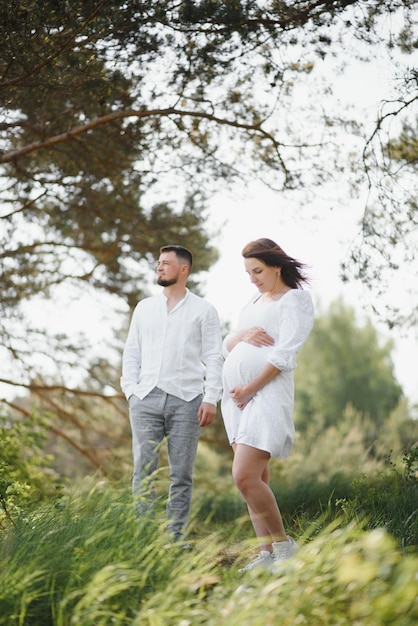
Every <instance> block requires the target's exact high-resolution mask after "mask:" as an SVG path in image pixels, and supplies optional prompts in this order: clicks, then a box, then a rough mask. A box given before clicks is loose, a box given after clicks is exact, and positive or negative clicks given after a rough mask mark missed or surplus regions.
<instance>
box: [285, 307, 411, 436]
mask: <svg viewBox="0 0 418 626" xmlns="http://www.w3.org/2000/svg"><path fill="white" fill-rule="evenodd" d="M392 348H393V345H392V343H391V342H390V341H386V342H382V339H381V338H380V337H379V336H378V334H377V332H376V329H375V328H374V327H373V325H372V324H371V322H370V321H369V320H367V321H366V322H365V323H364V324H363V325H360V324H359V323H358V321H357V320H356V316H355V312H354V310H353V309H352V308H351V307H346V306H344V305H343V303H342V302H341V301H337V302H335V303H334V304H333V305H332V306H331V307H330V310H329V313H328V314H326V315H321V316H319V317H318V318H317V319H316V321H315V326H314V328H313V330H312V332H311V335H310V337H309V338H308V341H307V342H306V344H305V346H304V348H303V351H302V355H301V357H300V359H299V366H298V369H297V370H296V377H297V382H296V385H297V394H296V403H297V404H296V407H297V410H296V415H297V425H298V427H300V428H302V429H306V428H308V427H309V425H310V423H311V422H312V420H313V419H317V418H318V417H319V419H320V420H321V421H322V424H323V426H325V427H326V426H330V425H336V424H338V422H339V421H340V420H341V419H342V418H343V415H344V411H345V409H346V408H347V406H349V407H351V408H352V409H354V410H355V411H357V412H359V413H360V414H361V415H363V416H364V418H366V419H367V420H369V421H371V423H372V424H374V426H375V428H376V430H377V429H378V428H379V427H380V426H381V425H382V424H383V422H384V421H385V420H387V419H388V418H389V415H390V413H391V411H392V410H393V409H395V407H396V405H397V404H398V402H399V400H400V398H401V395H402V390H401V387H400V385H399V384H398V382H397V381H396V378H395V375H394V371H393V363H392V360H391V351H392Z"/></svg>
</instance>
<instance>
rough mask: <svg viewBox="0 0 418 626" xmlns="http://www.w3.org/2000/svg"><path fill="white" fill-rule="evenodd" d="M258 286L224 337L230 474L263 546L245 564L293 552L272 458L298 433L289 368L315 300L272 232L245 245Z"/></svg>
mask: <svg viewBox="0 0 418 626" xmlns="http://www.w3.org/2000/svg"><path fill="white" fill-rule="evenodd" d="M242 256H243V257H244V265H245V270H246V271H247V273H248V275H249V277H250V279H251V282H252V283H254V285H255V286H256V287H257V289H258V293H257V294H256V295H255V296H254V297H253V298H252V299H251V300H250V301H249V302H248V304H247V305H246V306H245V307H244V309H243V310H242V311H241V314H240V317H239V322H238V327H237V329H236V330H235V331H234V332H232V333H230V334H229V335H227V337H225V339H224V355H225V357H226V359H225V363H224V371H223V377H224V381H223V382H224V392H223V397H222V405H221V406H222V415H223V419H224V423H225V429H226V432H227V435H228V439H229V442H230V444H231V446H232V448H233V451H234V460H233V465H232V475H233V479H234V482H235V484H236V486H237V488H238V489H239V491H240V492H241V494H242V496H243V498H244V500H245V501H246V503H247V506H248V511H249V514H250V518H251V522H252V525H253V528H254V531H255V534H256V536H257V538H258V540H259V543H260V553H259V555H258V556H257V558H256V559H254V560H253V561H251V562H250V563H249V564H248V565H247V566H246V567H244V568H243V569H242V571H247V570H250V569H253V568H255V567H259V566H260V567H268V566H269V565H272V564H273V563H274V562H280V561H284V560H286V559H288V558H290V557H291V556H292V555H293V554H294V552H295V550H296V544H295V542H294V541H293V539H292V538H291V537H289V536H288V535H287V534H286V531H285V528H284V526H283V520H282V516H281V514H280V510H279V508H278V506H277V502H276V499H275V497H274V494H273V492H272V491H271V489H270V487H269V461H270V458H271V457H287V456H288V455H289V453H290V451H291V448H292V445H293V438H294V434H295V429H294V424H293V404H294V383H293V370H294V369H295V367H296V355H297V353H298V352H299V350H300V348H301V347H302V345H303V343H304V341H305V339H306V338H307V336H308V335H309V332H310V330H311V328H312V325H313V305H312V298H311V295H310V293H309V291H304V290H303V289H302V284H303V283H305V282H307V278H306V276H305V275H304V272H303V267H304V266H303V264H302V263H300V262H299V261H297V260H296V259H293V258H292V257H289V256H288V255H287V254H286V253H285V252H284V251H283V250H282V248H280V246H278V245H277V244H276V243H275V242H274V241H272V240H271V239H257V240H256V241H253V242H251V243H249V244H247V245H246V246H245V248H244V250H243V251H242Z"/></svg>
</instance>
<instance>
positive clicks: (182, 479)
mask: <svg viewBox="0 0 418 626" xmlns="http://www.w3.org/2000/svg"><path fill="white" fill-rule="evenodd" d="M201 402H202V396H201V395H199V396H197V397H196V398H194V399H193V400H191V401H190V402H186V401H185V400H181V399H180V398H177V397H176V396H172V395H170V394H167V393H165V392H164V391H161V389H158V388H157V387H156V388H154V389H153V390H152V391H151V392H150V393H149V394H148V395H147V396H146V397H145V398H144V399H143V400H140V399H139V398H138V397H137V396H135V395H132V396H131V397H130V398H129V419H130V422H131V428H132V453H133V461H134V472H133V478H132V493H133V497H134V501H135V504H136V507H137V511H138V513H139V514H142V513H143V512H144V511H145V510H147V509H149V507H150V504H151V503H152V501H153V500H154V499H155V489H154V480H153V474H154V472H155V471H156V469H157V466H158V458H159V453H160V449H161V444H162V441H163V439H164V437H166V438H167V450H168V462H169V467H170V490H169V494H168V502H167V517H168V521H169V523H168V530H169V532H170V533H172V534H173V535H174V539H175V540H181V539H182V538H183V537H184V531H185V527H186V524H187V521H188V518H189V514H190V507H191V500H192V488H193V468H194V462H195V459H196V452H197V444H198V440H199V434H200V426H199V421H198V419H197V412H198V409H199V406H200V404H201Z"/></svg>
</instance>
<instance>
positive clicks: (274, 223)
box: [205, 185, 418, 402]
mask: <svg viewBox="0 0 418 626" xmlns="http://www.w3.org/2000/svg"><path fill="white" fill-rule="evenodd" d="M331 207H333V208H331ZM361 210H362V199H359V200H358V202H357V205H353V206H351V207H349V208H347V207H340V209H338V207H337V208H335V205H334V204H333V202H332V198H329V199H328V200H325V199H324V200H323V202H322V203H319V204H318V207H317V209H316V210H313V211H311V212H310V215H313V216H315V217H306V215H305V213H306V212H304V211H303V210H302V209H301V208H300V207H299V208H298V207H297V206H294V205H292V204H290V203H289V202H288V201H284V200H283V199H282V197H281V195H280V194H278V193H277V192H276V193H274V192H272V191H268V190H266V189H265V188H264V187H261V186H256V185H253V186H252V187H251V188H250V189H249V191H248V194H247V196H246V198H245V199H244V198H238V199H234V198H225V196H220V197H218V198H214V199H213V202H212V205H211V208H210V219H209V224H210V225H211V226H212V227H213V228H214V229H219V230H220V234H219V235H218V236H217V237H216V238H215V245H217V247H218V249H219V250H220V259H219V261H218V263H217V264H216V265H215V266H214V267H213V268H212V269H211V270H210V271H209V272H208V275H207V282H206V284H205V295H206V297H207V299H208V300H209V301H211V302H212V303H213V304H214V305H215V306H216V308H217V309H218V311H219V314H220V316H221V318H222V320H227V321H231V322H232V323H233V322H234V320H235V319H236V317H237V315H238V313H239V311H240V309H241V308H242V306H243V305H244V304H245V302H246V301H247V300H248V299H249V298H250V297H251V295H252V294H253V293H254V291H255V290H254V287H253V286H252V285H251V283H250V281H249V279H248V277H247V274H246V273H245V271H244V266H243V259H242V257H241V250H242V248H243V247H244V245H245V244H246V243H248V242H249V241H252V240H254V239H257V238H259V237H269V238H271V239H273V240H275V241H276V242H277V243H278V244H279V245H280V246H282V247H283V249H284V250H285V251H286V253H288V254H289V255H291V256H293V257H295V258H297V259H299V260H300V261H302V262H304V263H306V264H307V265H308V268H309V274H310V277H311V285H310V289H311V292H312V295H313V298H314V302H315V305H316V308H317V310H319V309H322V310H324V309H325V310H326V309H327V307H328V305H329V304H330V303H331V302H332V301H334V300H336V299H337V298H338V297H342V298H343V300H344V302H345V303H346V304H347V305H349V306H353V307H354V309H355V310H356V311H357V312H358V316H359V321H360V320H361V319H362V318H363V317H364V315H366V316H367V317H369V318H370V319H371V320H372V322H373V323H374V325H375V327H376V328H377V330H378V332H379V335H381V336H382V339H386V338H392V339H393V340H394V341H395V350H394V353H393V357H394V365H395V374H396V377H397V379H398V381H399V383H400V384H401V385H402V387H403V389H404V392H405V394H406V395H407V396H408V398H410V400H411V401H412V402H418V375H417V369H416V367H415V365H414V358H413V355H415V356H416V355H418V338H417V336H416V334H415V335H414V333H413V332H409V333H408V334H407V336H406V337H402V336H401V331H393V332H392V333H390V332H389V331H388V330H387V328H386V327H385V326H383V325H382V324H379V322H378V320H377V319H374V318H373V316H372V313H371V311H370V309H369V308H368V304H370V302H369V294H368V292H367V290H365V289H364V288H362V286H361V285H359V284H346V283H343V282H342V281H341V279H340V263H341V261H342V260H344V259H345V260H346V259H347V251H348V249H349V246H350V243H351V241H352V239H353V238H354V237H355V235H356V234H357V228H358V227H357V219H358V217H359V216H360V215H361Z"/></svg>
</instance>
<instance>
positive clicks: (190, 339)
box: [121, 245, 222, 541]
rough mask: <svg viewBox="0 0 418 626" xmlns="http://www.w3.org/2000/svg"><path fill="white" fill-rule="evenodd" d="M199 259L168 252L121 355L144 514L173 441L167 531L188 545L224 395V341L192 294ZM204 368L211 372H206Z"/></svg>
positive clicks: (208, 308)
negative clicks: (204, 430)
mask: <svg viewBox="0 0 418 626" xmlns="http://www.w3.org/2000/svg"><path fill="white" fill-rule="evenodd" d="M192 263H193V258H192V254H191V252H190V251H189V250H188V249H187V248H183V247H182V246H177V245H169V246H163V247H162V248H161V249H160V257H159V260H158V265H157V283H158V284H159V285H161V286H162V287H163V293H162V294H160V295H156V296H151V297H148V298H145V299H144V300H142V301H140V302H139V303H138V304H137V306H136V308H135V311H134V313H133V316H132V321H131V325H130V328H129V333H128V337H127V341H126V345H125V349H124V352H123V365H122V377H121V387H122V391H123V392H124V394H125V396H126V398H127V400H128V402H129V418H130V422H131V428H132V450H133V460H134V473H133V480H132V492H133V495H134V498H135V501H136V504H137V508H138V512H139V513H141V512H142V511H143V510H144V505H145V503H147V501H148V506H149V500H150V499H151V500H153V499H154V498H155V491H154V487H153V480H152V475H153V473H154V472H155V470H156V469H157V465H158V458H159V451H160V447H161V443H162V441H163V439H164V437H166V438H167V449H168V461H169V467H170V489H169V496H168V503H167V515H168V520H169V524H168V530H169V532H170V533H171V534H172V535H173V538H174V540H175V541H179V540H182V539H183V538H184V533H185V527H186V524H187V521H188V517H189V513H190V506H191V497H192V486H193V467H194V462H195V458H196V451H197V444H198V439H199V433H200V428H201V427H203V426H207V425H208V424H211V422H212V421H213V420H214V418H215V415H216V404H217V402H218V400H219V398H220V395H221V385H222V382H221V370H222V338H221V330H220V323H219V317H218V314H217V312H216V310H215V308H214V307H213V306H212V305H211V304H209V303H208V302H206V301H205V300H203V299H202V298H200V297H199V296H196V295H194V294H193V293H191V292H190V291H189V290H188V289H187V287H186V283H187V279H188V276H189V274H190V271H191V269H192ZM203 364H204V365H205V367H203Z"/></svg>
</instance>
